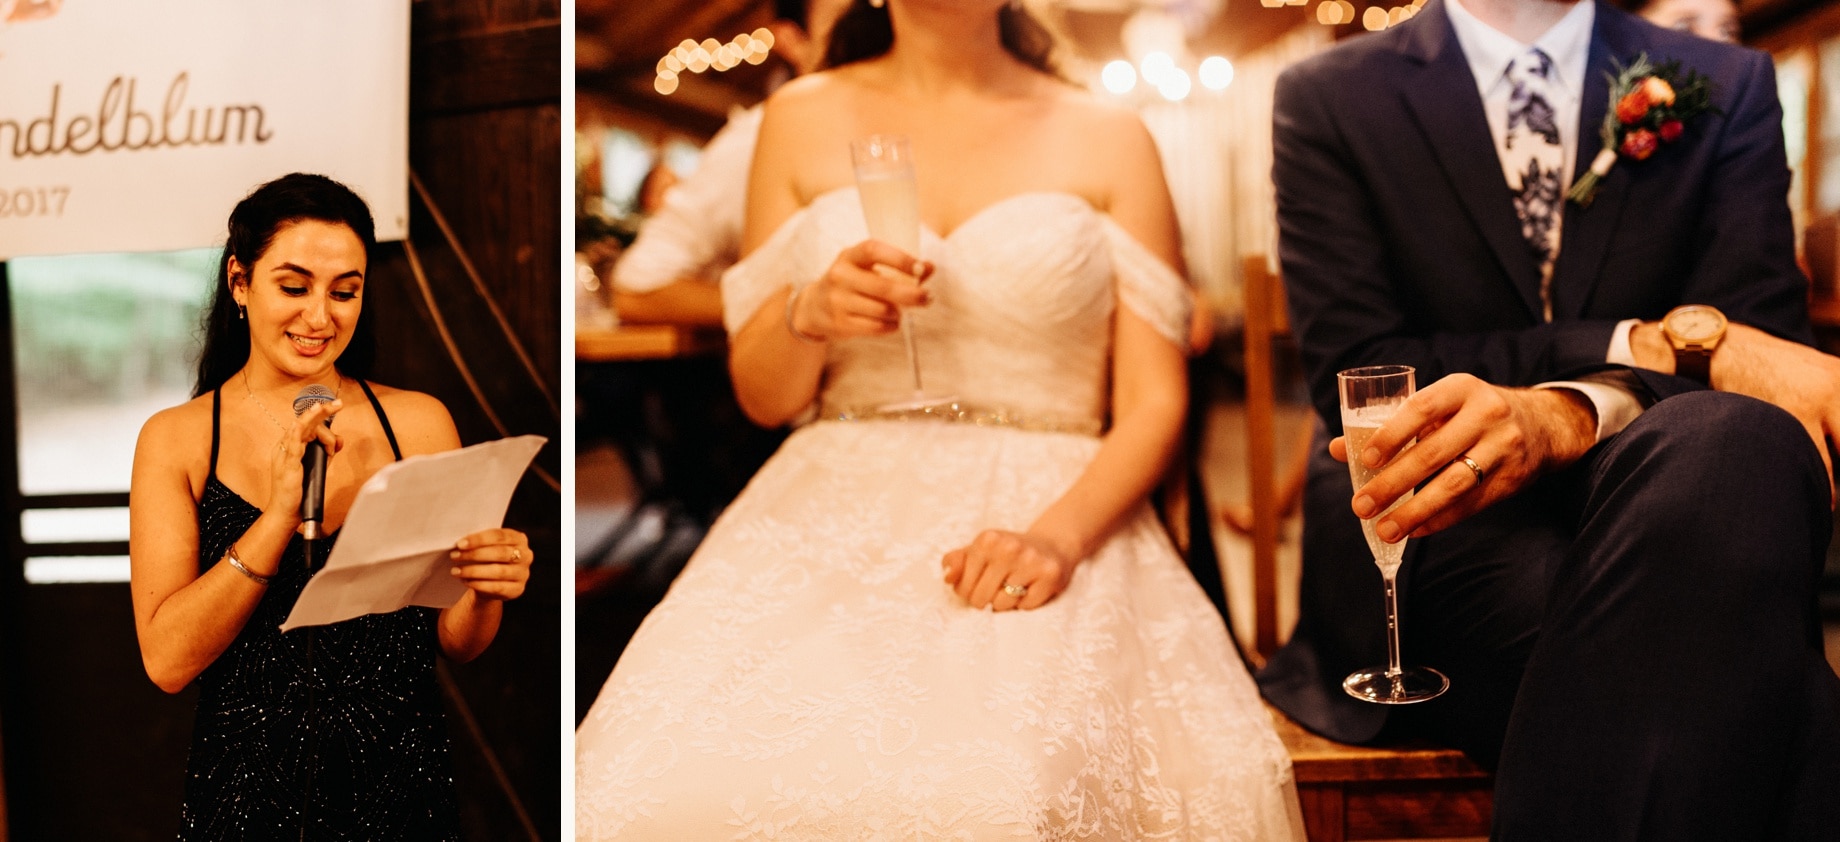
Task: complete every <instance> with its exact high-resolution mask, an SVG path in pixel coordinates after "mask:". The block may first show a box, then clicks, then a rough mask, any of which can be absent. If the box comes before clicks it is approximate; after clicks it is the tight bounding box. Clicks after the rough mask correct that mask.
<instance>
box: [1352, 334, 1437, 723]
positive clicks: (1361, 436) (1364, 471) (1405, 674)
mask: <svg viewBox="0 0 1840 842" xmlns="http://www.w3.org/2000/svg"><path fill="white" fill-rule="evenodd" d="M1415 374H1416V371H1415V370H1414V369H1413V368H1412V367H1411V366H1409V365H1380V366H1368V367H1366V368H1351V369H1348V370H1347V371H1343V372H1340V373H1338V374H1336V375H1335V382H1336V387H1337V390H1338V391H1339V392H1340V393H1341V402H1342V434H1343V435H1345V436H1347V437H1348V441H1347V444H1348V474H1349V476H1350V477H1351V478H1352V479H1353V480H1354V487H1355V490H1357V491H1358V490H1360V488H1361V486H1363V485H1366V484H1367V481H1368V480H1370V479H1373V477H1374V474H1376V473H1379V468H1369V467H1367V466H1366V465H1363V464H1361V451H1362V450H1365V449H1366V448H1367V441H1368V439H1371V438H1373V435H1374V432H1375V431H1377V430H1379V429H1380V425H1382V424H1384V423H1386V421H1387V419H1389V418H1392V417H1393V413H1394V412H1396V411H1398V409H1399V407H1400V406H1402V405H1404V404H1405V402H1406V399H1407V398H1409V397H1411V396H1412V391H1413V388H1414V385H1413V378H1414V376H1415ZM1411 498H1412V492H1411V491H1410V490H1408V491H1406V493H1405V494H1402V495H1400V497H1399V499H1397V500H1394V501H1393V504H1392V505H1390V506H1388V507H1386V511H1384V512H1380V513H1378V514H1375V515H1374V516H1373V517H1371V518H1366V519H1363V520H1362V521H1361V533H1362V534H1363V535H1365V536H1367V548H1368V549H1369V550H1371V551H1373V554H1374V564H1376V565H1378V566H1379V567H1380V577H1381V578H1382V579H1383V580H1385V582H1386V666H1385V667H1384V668H1383V667H1369V668H1367V669H1363V670H1358V671H1356V672H1355V673H1353V674H1352V675H1349V676H1348V677H1347V678H1346V679H1344V680H1343V681H1342V689H1343V690H1346V691H1347V692H1348V695H1350V696H1353V697H1355V698H1357V699H1360V700H1362V701H1368V702H1374V703H1377V704H1382V705H1409V704H1412V703H1413V702H1423V701H1426V700H1429V699H1435V698H1437V697H1438V696H1440V695H1442V694H1443V693H1444V691H1445V690H1448V689H1450V679H1448V678H1446V677H1444V674H1443V673H1441V672H1438V671H1437V670H1434V669H1432V668H1430V667H1401V666H1400V665H1399V594H1398V590H1397V588H1396V584H1397V581H1398V578H1399V565H1400V562H1402V561H1404V559H1405V552H1406V541H1405V539H1404V538H1401V539H1399V541H1398V542H1397V543H1393V544H1389V543H1387V542H1385V541H1382V540H1380V536H1379V535H1377V534H1375V532H1374V525H1375V524H1376V523H1377V522H1378V521H1379V520H1380V518H1381V517H1383V516H1384V515H1386V514H1387V513H1388V512H1391V511H1393V510H1394V509H1396V508H1399V504H1400V503H1404V502H1405V501H1407V500H1410V499H1411Z"/></svg>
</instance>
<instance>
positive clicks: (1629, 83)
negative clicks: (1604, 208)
mask: <svg viewBox="0 0 1840 842" xmlns="http://www.w3.org/2000/svg"><path fill="white" fill-rule="evenodd" d="M1612 64H1615V62H1614V61H1613V62H1612ZM1610 102H1611V103H1613V105H1612V106H1611V107H1610V108H1609V109H1608V110H1607V111H1606V112H1605V114H1604V120H1603V128H1602V129H1601V130H1599V132H1598V137H1599V139H1601V140H1602V141H1603V148H1602V149H1601V150H1600V151H1599V152H1598V153H1597V157H1596V158H1595V159H1593V160H1592V161H1591V166H1590V168H1589V169H1587V170H1586V171H1585V174H1584V175H1583V176H1581V177H1580V178H1579V179H1578V183H1576V184H1573V185H1572V189H1571V190H1568V191H1566V194H1565V196H1566V198H1568V199H1571V200H1572V201H1574V202H1577V203H1578V204H1580V205H1582V206H1584V207H1590V206H1591V199H1593V198H1594V197H1596V195H1597V185H1598V183H1599V182H1601V181H1602V180H1603V178H1604V176H1606V175H1609V174H1610V168H1611V167H1612V166H1613V165H1615V164H1616V159H1617V158H1618V157H1619V156H1621V157H1625V158H1629V159H1632V160H1636V161H1646V160H1648V158H1649V157H1650V156H1652V155H1654V154H1655V152H1656V150H1658V149H1660V148H1661V145H1662V144H1664V143H1673V142H1674V141H1677V140H1679V139H1680V138H1681V136H1682V135H1684V134H1686V131H1687V121H1689V120H1692V119H1693V118H1694V117H1697V116H1699V115H1701V114H1703V113H1705V112H1708V111H1712V112H1715V113H1716V112H1717V111H1718V109H1716V108H1713V107H1712V82H1711V81H1710V80H1708V79H1707V78H1706V77H1704V76H1701V75H1700V74H1699V72H1698V71H1695V70H1688V71H1686V72H1685V73H1682V72H1681V69H1680V62H1677V61H1666V62H1662V63H1661V64H1658V65H1657V64H1650V63H1649V61H1648V55H1647V54H1646V53H1644V54H1642V55H1639V56H1636V60H1635V61H1632V62H1630V63H1629V66H1628V67H1622V66H1620V65H1619V66H1617V72H1616V73H1614V74H1610Z"/></svg>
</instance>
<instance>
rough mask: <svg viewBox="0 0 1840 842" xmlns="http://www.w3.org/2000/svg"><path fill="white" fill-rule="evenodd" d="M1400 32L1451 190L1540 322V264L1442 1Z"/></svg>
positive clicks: (1418, 108) (1409, 89)
mask: <svg viewBox="0 0 1840 842" xmlns="http://www.w3.org/2000/svg"><path fill="white" fill-rule="evenodd" d="M1401 34H1402V36H1403V37H1402V39H1401V41H1400V50H1401V52H1402V53H1403V54H1404V55H1405V56H1406V57H1407V58H1408V59H1409V60H1411V61H1412V62H1413V63H1414V64H1415V65H1416V66H1415V67H1413V68H1412V69H1410V70H1409V71H1408V73H1407V74H1406V76H1405V85H1404V88H1403V96H1404V98H1405V101H1406V105H1407V107H1408V108H1409V109H1410V110H1411V112H1412V114H1413V115H1414V117H1415V118H1416V120H1417V122H1418V126H1419V129H1420V130H1422V131H1423V132H1424V134H1425V140H1426V142H1427V143H1428V144H1429V145H1430V147H1431V149H1432V150H1433V152H1434V153H1435V154H1436V157H1437V161H1438V165H1439V166H1440V167H1441V168H1442V169H1443V171H1444V177H1445V178H1446V179H1447V180H1448V181H1449V183H1450V187H1451V190H1452V191H1454V192H1455V193H1456V194H1457V196H1458V197H1459V198H1460V199H1461V200H1462V202H1463V207H1464V209H1465V210H1467V211H1468V212H1469V215H1470V218H1471V220H1472V221H1474V222H1475V224H1476V229H1477V230H1478V231H1480V232H1481V233H1482V237H1483V240H1484V241H1486V242H1487V243H1488V244H1489V248H1490V250H1491V251H1493V252H1494V253H1495V260H1496V262H1497V263H1498V264H1499V265H1500V267H1501V270H1502V274H1503V275H1505V276H1506V277H1507V278H1508V279H1509V280H1510V281H1512V282H1513V284H1514V287H1515V289H1516V290H1517V291H1519V293H1520V298H1521V301H1522V303H1524V304H1525V305H1526V307H1527V313H1528V315H1529V316H1531V317H1532V318H1533V319H1534V321H1539V319H1540V310H1541V308H1540V268H1539V265H1538V263H1537V262H1536V261H1535V260H1534V258H1533V253H1532V251H1531V250H1530V249H1529V248H1528V246H1527V241H1526V240H1525V239H1522V237H1521V223H1520V218H1519V217H1517V216H1516V215H1515V213H1514V202H1513V199H1512V198H1511V197H1510V196H1509V195H1508V183H1507V179H1506V178H1505V177H1503V176H1502V173H1501V158H1500V157H1499V156H1498V155H1496V153H1495V136H1494V135H1493V134H1492V133H1491V132H1490V129H1489V124H1488V117H1487V115H1486V114H1485V113H1484V112H1483V110H1482V98H1481V97H1480V96H1478V95H1477V93H1476V81H1475V77H1474V76H1473V75H1471V73H1470V70H1469V61H1468V59H1466V58H1464V56H1463V50H1462V48H1461V47H1460V46H1458V44H1457V37H1456V32H1455V31H1454V30H1452V29H1451V27H1450V19H1449V18H1448V17H1447V16H1446V15H1445V13H1444V5H1443V3H1442V2H1440V0H1431V2H1429V3H1427V4H1425V6H1424V8H1423V10H1422V11H1421V12H1420V13H1419V14H1418V16H1417V17H1416V18H1414V19H1413V21H1412V25H1411V26H1410V27H1408V31H1407V32H1404V33H1401Z"/></svg>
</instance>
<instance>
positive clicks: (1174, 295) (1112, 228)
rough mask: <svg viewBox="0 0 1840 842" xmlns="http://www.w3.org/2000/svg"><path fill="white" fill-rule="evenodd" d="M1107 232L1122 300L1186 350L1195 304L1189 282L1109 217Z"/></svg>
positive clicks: (1106, 222)
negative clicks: (1190, 320)
mask: <svg viewBox="0 0 1840 842" xmlns="http://www.w3.org/2000/svg"><path fill="white" fill-rule="evenodd" d="M1105 236H1106V239H1107V240H1108V241H1110V244H1111V250H1112V271H1113V272H1115V273H1116V274H1117V276H1118V301H1119V303H1121V304H1123V305H1124V306H1125V308H1126V309H1128V310H1130V311H1131V312H1132V313H1135V314H1136V315H1137V316H1138V318H1141V319H1143V320H1144V321H1146V322H1148V323H1149V324H1150V326H1151V327H1153V328H1155V329H1156V332H1158V333H1160V334H1162V335H1163V337H1164V338H1165V339H1168V340H1169V341H1170V342H1173V343H1175V344H1176V346H1177V347H1179V348H1183V349H1185V350H1186V349H1187V348H1188V329H1189V319H1190V317H1191V316H1192V315H1193V313H1194V308H1195V294H1194V291H1193V290H1191V289H1189V287H1188V282H1187V281H1185V280H1183V279H1182V276H1181V275H1179V274H1176V271H1175V270H1174V269H1171V268H1169V264H1167V263H1164V262H1163V259H1162V258H1160V257H1157V256H1156V255H1155V254H1153V253H1152V252H1151V251H1150V250H1149V249H1147V248H1145V247H1144V244H1143V243H1140V242H1138V241H1137V238H1136V237H1133V236H1131V234H1130V232H1128V231H1126V230H1124V228H1122V227H1120V226H1119V225H1118V223H1116V222H1113V221H1112V220H1111V218H1109V217H1107V218H1106V219H1105Z"/></svg>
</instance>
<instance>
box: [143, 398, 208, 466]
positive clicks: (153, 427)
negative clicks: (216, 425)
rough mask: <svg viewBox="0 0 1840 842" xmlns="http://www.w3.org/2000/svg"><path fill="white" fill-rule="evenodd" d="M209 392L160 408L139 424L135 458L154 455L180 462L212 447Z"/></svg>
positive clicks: (205, 452)
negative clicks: (145, 421) (139, 432)
mask: <svg viewBox="0 0 1840 842" xmlns="http://www.w3.org/2000/svg"><path fill="white" fill-rule="evenodd" d="M211 414H212V405H211V396H210V395H208V394H207V395H201V396H199V397H196V398H192V399H191V400H189V401H186V402H185V403H182V404H179V405H178V406H174V407H169V408H167V409H162V410H160V411H159V412H156V413H154V414H153V417H151V418H148V419H147V423H145V424H142V425H141V434H140V438H139V440H138V441H137V443H136V444H135V447H134V452H135V458H136V459H137V460H139V459H142V458H147V457H156V458H157V459H158V461H161V462H182V461H184V460H185V458H186V457H189V456H194V455H197V454H199V453H202V454H205V455H206V456H205V458H206V459H208V458H209V453H210V450H211Z"/></svg>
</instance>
